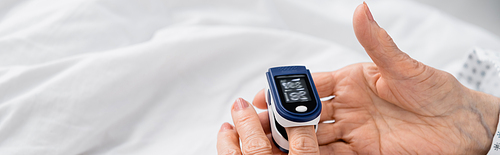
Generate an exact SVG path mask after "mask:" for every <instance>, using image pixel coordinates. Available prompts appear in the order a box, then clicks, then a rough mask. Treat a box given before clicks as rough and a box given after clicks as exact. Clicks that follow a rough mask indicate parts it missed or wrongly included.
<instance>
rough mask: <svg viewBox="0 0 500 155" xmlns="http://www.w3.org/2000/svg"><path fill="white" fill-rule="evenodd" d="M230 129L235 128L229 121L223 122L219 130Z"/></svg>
mask: <svg viewBox="0 0 500 155" xmlns="http://www.w3.org/2000/svg"><path fill="white" fill-rule="evenodd" d="M230 129H233V126H232V125H231V124H229V123H228V122H224V124H222V126H220V130H219V132H220V131H226V130H230Z"/></svg>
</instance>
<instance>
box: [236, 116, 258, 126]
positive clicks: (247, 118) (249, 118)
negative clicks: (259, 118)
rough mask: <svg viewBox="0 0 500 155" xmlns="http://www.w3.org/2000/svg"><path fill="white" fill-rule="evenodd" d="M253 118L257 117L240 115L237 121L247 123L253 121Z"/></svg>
mask: <svg viewBox="0 0 500 155" xmlns="http://www.w3.org/2000/svg"><path fill="white" fill-rule="evenodd" d="M252 119H255V118H253V117H252V116H250V115H242V116H240V117H238V119H237V122H236V123H239V124H246V123H249V122H251V121H252Z"/></svg>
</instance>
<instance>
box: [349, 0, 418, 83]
mask: <svg viewBox="0 0 500 155" xmlns="http://www.w3.org/2000/svg"><path fill="white" fill-rule="evenodd" d="M353 26H354V33H355V34H356V38H358V41H359V43H360V44H361V45H362V46H363V47H364V48H365V51H366V52H367V53H368V55H369V56H370V58H371V59H372V60H373V62H374V63H375V64H376V65H377V67H378V68H379V71H380V72H381V73H382V76H386V77H387V76H389V77H392V78H406V77H413V76H416V75H418V74H421V73H422V72H423V71H424V70H425V65H423V64H421V63H420V62H418V61H416V60H414V59H412V58H411V57H410V56H408V54H406V53H404V52H402V51H401V50H400V49H399V48H398V47H397V46H396V44H395V43H394V42H393V40H392V38H391V36H389V34H387V32H386V31H385V30H384V29H382V28H380V26H379V25H378V24H377V22H375V20H374V19H373V16H372V14H371V12H370V9H369V8H368V5H366V3H365V2H363V4H360V5H359V6H358V7H357V8H356V11H354V17H353Z"/></svg>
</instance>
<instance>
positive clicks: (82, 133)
mask: <svg viewBox="0 0 500 155" xmlns="http://www.w3.org/2000/svg"><path fill="white" fill-rule="evenodd" d="M361 3H362V1H360V0H355V1H329V0H314V1H301V0H273V1H269V0H244V1H234V0H212V1H205V0H168V1H167V0H92V1H89V0H64V1H58V0H47V1H35V0H3V1H1V2H0V154H9V155H11V154H15V155H17V154H21V155H24V154H37V155H44V154H46V155H59V154H60V155H68V154H122V155H126V154H215V153H216V149H215V144H216V135H217V131H218V129H219V127H220V125H221V124H222V123H223V122H224V121H228V122H231V117H230V111H229V110H230V107H231V104H232V102H233V101H234V100H235V99H236V98H237V97H243V98H245V99H247V100H249V101H251V100H252V99H253V96H254V95H255V94H256V93H257V92H258V91H259V90H260V89H262V88H264V86H265V76H264V73H265V71H266V70H267V68H269V67H271V66H276V65H290V64H302V65H306V66H307V67H308V68H309V69H310V70H311V71H312V72H320V71H332V70H336V69H339V68H341V67H344V66H346V65H349V64H353V63H357V62H369V61H370V59H369V57H368V56H367V55H366V54H365V53H364V51H363V49H362V47H361V46H360V45H359V44H358V42H357V40H356V38H355V36H354V32H353V30H352V24H351V23H352V14H353V12H354V9H355V8H356V6H357V5H358V4H361ZM367 3H368V5H369V6H370V9H371V10H372V12H373V15H374V17H375V19H376V20H377V21H378V23H379V25H381V26H382V27H384V28H386V30H387V31H388V32H389V33H390V34H391V35H392V37H393V38H394V40H395V41H396V43H397V44H398V45H399V47H400V48H401V49H402V50H403V51H406V52H407V53H409V54H410V56H412V57H414V58H416V59H417V60H420V61H422V62H424V63H426V64H430V65H431V66H434V67H436V68H439V69H444V70H447V71H451V72H453V71H456V70H457V69H459V68H460V67H461V65H462V63H461V62H462V61H461V60H462V58H464V55H466V53H467V52H468V51H469V50H470V49H472V48H473V47H482V48H487V49H492V50H497V51H499V49H500V39H499V38H498V37H497V36H494V35H492V34H490V33H488V32H486V31H484V30H482V29H480V28H478V27H475V26H473V25H470V24H467V23H464V22H461V21H458V20H457V19H455V18H453V17H450V16H447V15H445V14H443V13H441V12H439V11H438V10H435V9H433V8H429V7H426V6H423V5H420V4H418V3H415V2H413V1H389V0H388V1H385V0H381V1H370V0H368V1H367Z"/></svg>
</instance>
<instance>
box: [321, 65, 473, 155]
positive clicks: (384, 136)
mask: <svg viewBox="0 0 500 155" xmlns="http://www.w3.org/2000/svg"><path fill="white" fill-rule="evenodd" d="M430 69H432V68H430ZM436 72H438V73H436V74H430V75H429V76H425V73H424V74H421V75H424V76H421V77H420V76H412V78H401V79H400V80H396V79H389V78H385V77H381V74H380V72H379V71H378V68H377V67H376V66H375V64H372V63H366V64H356V65H352V66H349V67H346V68H343V69H341V70H338V71H336V72H333V73H331V74H330V73H322V75H318V76H316V77H315V81H319V82H322V81H326V80H322V79H321V78H331V79H333V81H334V82H333V83H334V86H333V87H329V88H324V87H322V84H321V83H317V84H316V85H318V87H319V88H318V89H319V90H321V89H333V90H331V93H332V94H334V95H336V98H335V99H333V100H329V101H325V102H323V105H324V106H325V107H326V108H325V109H326V110H325V116H324V117H322V119H324V120H326V119H335V120H336V122H335V123H333V124H320V128H319V129H320V130H319V131H318V140H319V143H320V145H324V146H326V147H331V150H333V151H334V152H337V153H345V152H356V153H361V154H367V153H382V154H401V153H423V154H436V153H441V154H443V153H445V154H450V153H455V152H454V151H459V150H460V149H461V148H455V146H459V145H458V144H459V143H462V142H467V140H465V141H464V140H463V139H458V138H457V137H463V136H462V135H461V134H464V133H463V132H462V131H460V130H458V129H457V128H456V127H454V121H455V120H454V119H453V115H454V114H456V112H458V111H459V110H458V111H457V109H459V108H458V107H460V105H458V104H455V103H453V102H449V103H447V102H443V100H442V99H443V98H444V99H446V98H450V97H448V96H453V95H454V94H453V93H455V92H453V91H452V90H453V89H450V88H453V86H455V84H453V83H450V84H448V83H439V82H440V81H439V80H435V79H436V78H446V77H447V75H448V74H446V73H445V72H441V71H438V70H436ZM419 75H420V74H419ZM328 76H331V77H328ZM423 77H425V78H423ZM318 78H319V80H316V79H318ZM422 78H423V79H427V80H421V79H422ZM442 81H448V82H449V81H450V80H442ZM429 86H432V87H429ZM423 90H425V91H423ZM434 90H436V91H438V90H439V91H440V92H436V91H434ZM443 90H444V91H446V90H450V91H449V92H442V91H443ZM401 91H412V92H413V93H406V92H401ZM320 92H330V91H325V90H322V91H320ZM415 92H420V93H415ZM320 95H323V96H324V95H328V94H320ZM447 101H453V100H447ZM436 103H439V104H440V105H446V106H437V107H443V108H442V109H435V108H434V109H428V108H427V107H436V105H432V106H429V104H436ZM454 107H456V108H454ZM328 110H332V111H331V112H330V111H328ZM329 116H330V117H331V118H328V117H329ZM321 129H324V130H321ZM329 129H336V130H339V131H332V130H329ZM354 150H356V151H354ZM443 151H451V152H443ZM325 153H326V152H325Z"/></svg>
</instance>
